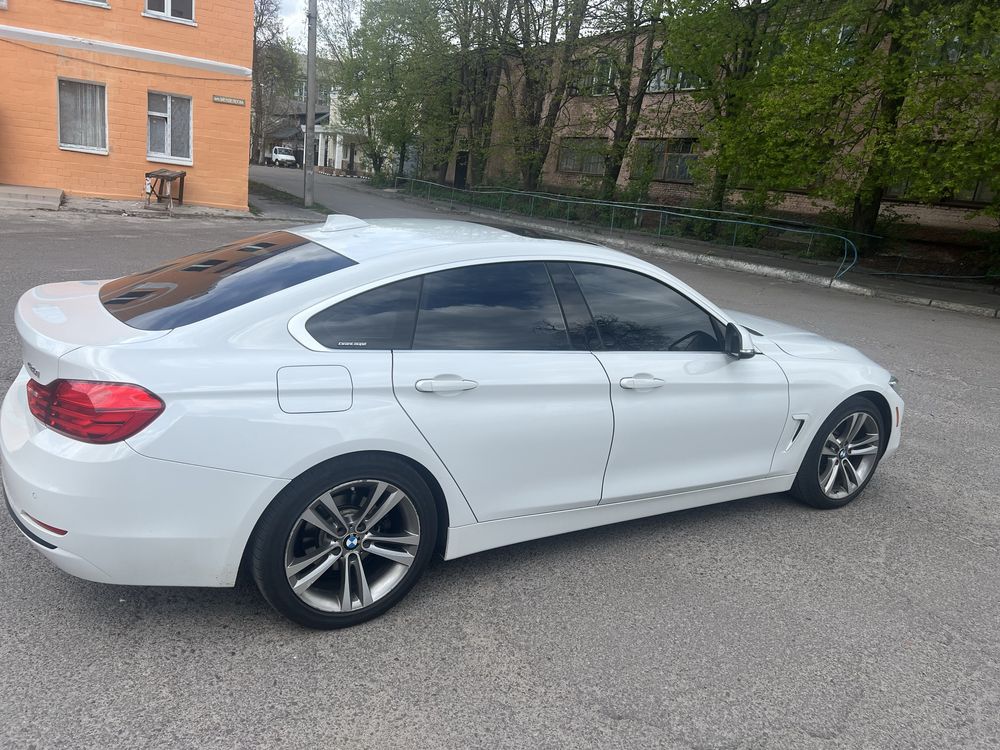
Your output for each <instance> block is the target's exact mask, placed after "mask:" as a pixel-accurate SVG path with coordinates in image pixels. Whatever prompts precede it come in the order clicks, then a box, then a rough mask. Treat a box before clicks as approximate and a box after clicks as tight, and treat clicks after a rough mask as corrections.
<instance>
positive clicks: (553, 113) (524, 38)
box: [501, 0, 590, 190]
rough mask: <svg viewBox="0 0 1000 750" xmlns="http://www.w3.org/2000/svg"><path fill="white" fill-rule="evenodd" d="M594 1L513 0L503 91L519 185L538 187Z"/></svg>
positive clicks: (504, 53) (504, 49) (504, 60)
mask: <svg viewBox="0 0 1000 750" xmlns="http://www.w3.org/2000/svg"><path fill="white" fill-rule="evenodd" d="M589 3H590V0H566V2H565V3H564V4H560V3H559V0H553V2H551V3H549V2H547V1H546V0H515V1H514V5H513V21H512V27H511V33H510V36H509V38H508V39H507V40H506V43H505V44H504V46H503V50H502V51H503V63H504V82H503V84H501V95H502V96H503V98H504V101H505V103H506V105H507V108H508V114H509V116H510V121H511V133H510V137H509V142H510V145H511V146H512V147H513V149H514V154H515V158H516V161H517V165H518V170H519V172H520V175H521V184H522V186H523V187H524V188H525V189H527V190H534V189H535V188H537V187H538V184H539V180H540V178H541V174H542V168H543V166H544V165H545V160H546V158H547V157H548V154H549V149H550V147H551V145H552V135H553V133H554V132H555V127H556V123H557V121H558V119H559V115H560V113H561V112H562V110H563V105H564V104H565V103H566V95H567V88H568V85H569V83H570V81H571V80H572V77H573V75H574V65H573V60H574V59H575V58H576V53H577V50H578V48H579V45H580V34H581V31H582V29H583V24H584V21H585V20H586V18H587V12H588V9H589Z"/></svg>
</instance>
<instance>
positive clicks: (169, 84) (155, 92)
mask: <svg viewBox="0 0 1000 750" xmlns="http://www.w3.org/2000/svg"><path fill="white" fill-rule="evenodd" d="M252 57H253V3H252V2H251V0H0V184H9V185H30V186H34V187H47V188H58V189H62V190H64V191H65V192H67V193H69V194H71V195H89V196H99V197H104V198H114V199H121V200H138V199H140V198H141V197H142V196H143V190H144V186H145V178H144V174H145V173H146V172H149V171H151V170H154V169H158V168H161V167H165V168H168V169H179V170H184V171H185V172H187V177H186V184H185V188H184V200H185V202H190V203H196V204H200V205H206V206H217V207H222V208H235V209H243V210H245V209H246V208H247V164H248V148H249V146H248V143H249V132H250V77H251V70H250V66H251V62H252Z"/></svg>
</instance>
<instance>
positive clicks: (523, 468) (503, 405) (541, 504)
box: [393, 262, 613, 521]
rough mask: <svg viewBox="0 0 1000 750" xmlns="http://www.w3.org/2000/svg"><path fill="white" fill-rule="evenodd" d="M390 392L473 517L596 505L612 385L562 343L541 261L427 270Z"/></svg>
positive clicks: (564, 335)
mask: <svg viewBox="0 0 1000 750" xmlns="http://www.w3.org/2000/svg"><path fill="white" fill-rule="evenodd" d="M393 387H394V390H395V393H396V398H397V399H398V401H399V403H400V405H401V406H402V407H403V409H404V410H405V411H406V413H407V414H408V415H409V416H410V418H411V419H412V420H413V422H414V424H415V425H416V426H417V428H418V429H419V430H420V431H421V433H422V434H423V435H424V437H425V438H426V439H427V441H428V443H429V444H430V445H431V447H432V448H433V449H434V451H435V452H436V453H437V454H438V456H439V457H440V458H441V460H442V462H443V463H444V464H445V466H447V468H448V470H449V471H450V472H451V474H452V476H453V477H454V479H455V481H456V482H457V484H458V486H459V487H460V488H461V489H462V492H463V493H464V494H465V496H466V499H467V500H468V501H469V504H470V505H471V507H472V509H473V511H474V512H475V514H476V517H477V518H478V519H479V520H480V521H489V520H492V519H497V518H509V517H513V516H521V515H527V514H531V513H543V512H547V511H556V510H564V509H567V508H577V507H583V506H588V505H596V504H597V503H598V502H600V499H601V483H602V479H603V476H604V467H605V465H606V464H607V459H608V453H609V451H610V448H611V437H612V430H613V424H612V413H611V402H610V399H609V396H608V393H609V387H610V385H609V382H608V378H607V376H606V375H605V373H604V369H603V368H602V367H601V364H600V363H599V362H598V361H597V360H596V359H595V358H594V356H593V355H592V354H590V353H589V352H586V351H573V350H572V349H571V347H570V344H569V335H568V332H567V329H566V324H565V319H564V317H563V314H562V311H561V309H560V306H559V303H558V301H557V299H556V296H555V293H554V291H553V288H552V283H551V280H550V277H549V274H548V271H547V269H546V265H545V264H544V263H540V262H516V263H491V264H485V265H475V266H465V267H462V268H456V269H452V270H447V271H439V272H437V273H431V274H427V275H426V276H424V278H423V289H422V291H421V294H420V305H419V312H418V315H417V321H416V327H415V330H414V334H413V346H412V349H411V350H405V351H404V350H396V351H394V352H393Z"/></svg>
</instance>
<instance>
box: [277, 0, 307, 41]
mask: <svg viewBox="0 0 1000 750" xmlns="http://www.w3.org/2000/svg"><path fill="white" fill-rule="evenodd" d="M281 19H282V20H283V21H284V22H285V31H287V32H288V35H289V36H291V37H292V38H293V39H295V40H301V39H305V36H306V0H281Z"/></svg>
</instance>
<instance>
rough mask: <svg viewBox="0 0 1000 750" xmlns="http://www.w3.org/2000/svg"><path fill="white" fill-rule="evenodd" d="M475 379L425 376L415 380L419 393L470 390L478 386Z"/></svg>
mask: <svg viewBox="0 0 1000 750" xmlns="http://www.w3.org/2000/svg"><path fill="white" fill-rule="evenodd" d="M478 385H479V383H477V382H476V381H475V380H464V379H463V378H425V379H423V380H418V381H417V382H416V386H415V387H416V389H417V390H418V391H420V392H421V393H458V392H459V391H471V390H472V389H473V388H475V387H476V386H478Z"/></svg>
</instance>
